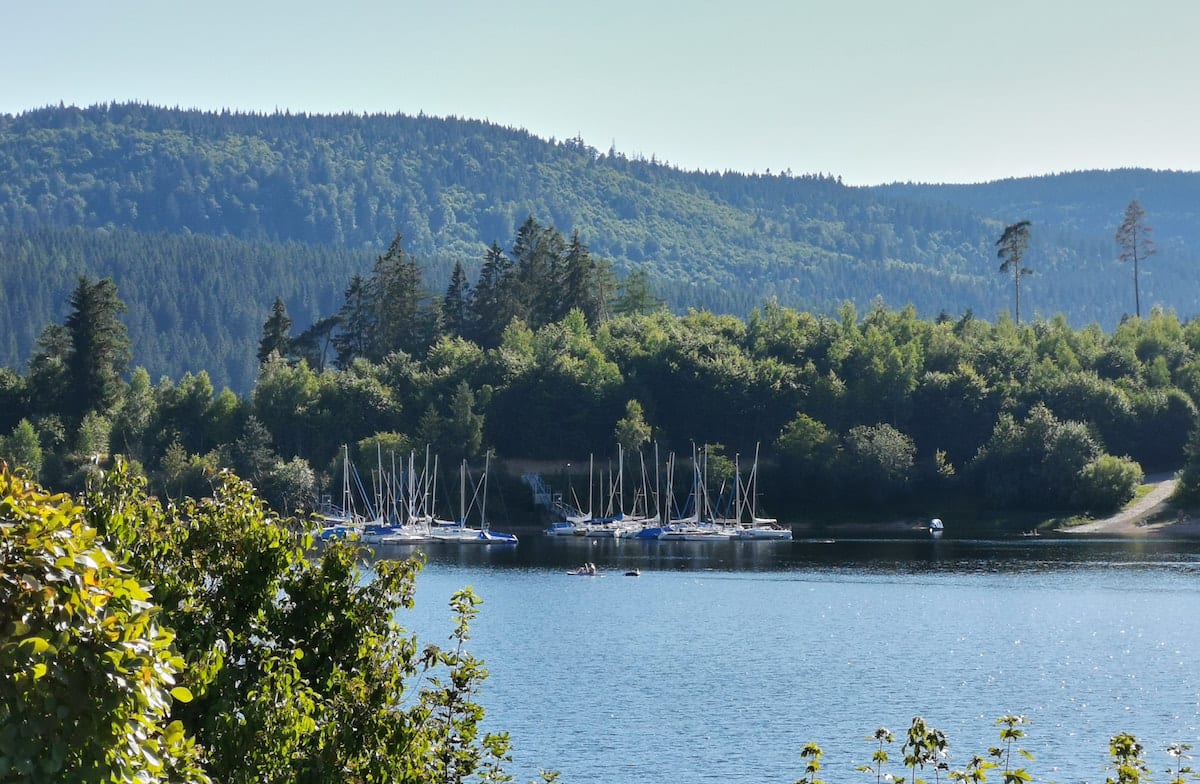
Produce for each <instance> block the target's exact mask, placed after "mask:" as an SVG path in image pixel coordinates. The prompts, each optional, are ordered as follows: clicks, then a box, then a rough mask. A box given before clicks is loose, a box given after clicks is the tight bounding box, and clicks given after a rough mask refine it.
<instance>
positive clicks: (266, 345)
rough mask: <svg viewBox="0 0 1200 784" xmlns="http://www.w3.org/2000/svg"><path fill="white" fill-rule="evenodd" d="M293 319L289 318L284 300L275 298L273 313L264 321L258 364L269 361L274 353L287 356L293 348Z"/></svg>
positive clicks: (259, 344) (259, 342)
mask: <svg viewBox="0 0 1200 784" xmlns="http://www.w3.org/2000/svg"><path fill="white" fill-rule="evenodd" d="M291 332H292V320H291V319H290V318H288V314H287V308H286V307H284V304H283V300H282V299H280V298H279V297H276V298H275V304H273V305H272V306H271V315H270V316H269V317H267V320H266V322H264V323H263V334H262V339H261V340H259V341H258V364H260V365H261V364H262V363H264V362H266V361H267V358H268V357H270V356H271V354H272V353H274V354H277V355H279V356H281V357H287V356H288V354H290V353H291V350H292V345H291V344H292V337H291Z"/></svg>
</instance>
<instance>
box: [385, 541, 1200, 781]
mask: <svg viewBox="0 0 1200 784" xmlns="http://www.w3.org/2000/svg"><path fill="white" fill-rule="evenodd" d="M389 552H390V553H391V554H394V555H398V556H403V555H405V554H407V553H408V552H410V551H409V550H407V549H400V550H395V551H389ZM427 556H428V558H429V564H428V566H427V567H426V569H425V571H424V572H423V573H422V574H421V576H420V577H419V579H418V590H417V602H418V604H417V608H416V609H415V610H414V611H413V612H411V613H404V614H403V615H402V617H401V618H400V621H401V623H402V624H403V625H404V626H405V627H406V628H408V629H410V630H412V631H415V632H416V633H417V634H418V635H419V636H420V638H421V640H422V641H423V642H440V641H443V640H445V639H446V637H447V636H448V635H449V632H450V630H451V618H450V613H449V609H448V607H447V601H448V599H449V597H450V594H451V593H452V592H453V591H455V590H457V589H459V588H461V587H464V586H467V585H470V586H472V587H473V588H474V590H475V591H476V593H478V594H479V595H480V596H481V597H482V598H483V600H484V603H483V605H482V607H481V613H480V616H479V618H478V620H477V621H476V622H475V624H474V625H473V626H472V632H473V640H472V645H471V650H472V651H473V652H474V653H475V654H476V655H477V656H480V657H482V658H483V659H484V660H485V661H486V663H487V667H488V670H489V672H490V677H489V678H488V680H487V682H486V684H485V686H484V689H483V692H482V694H481V695H480V701H481V702H482V703H483V705H484V706H485V708H486V709H487V711H488V715H487V726H488V727H489V728H490V729H502V730H507V731H508V732H510V733H511V735H512V740H513V745H514V761H513V763H512V765H511V766H510V772H512V773H513V774H515V775H516V777H517V781H519V782H525V781H528V780H529V779H532V778H534V777H535V776H536V775H537V771H538V769H539V768H546V769H553V770H559V771H561V772H562V781H563V782H564V784H592V783H593V782H595V783H597V784H598V783H599V782H604V784H648V783H649V782H683V783H684V784H687V783H689V782H710V781H711V782H716V781H720V782H732V783H735V784H736V783H739V782H746V784H749V783H750V782H755V783H756V784H759V783H761V782H786V783H788V784H790V782H793V781H795V780H796V779H797V778H799V777H800V775H801V773H802V770H803V765H802V763H801V760H800V756H799V752H800V749H801V747H802V746H803V745H804V744H805V743H807V742H809V741H815V742H817V743H818V744H820V745H821V746H822V748H823V749H824V750H825V757H824V759H823V763H824V769H823V770H822V774H823V777H824V778H825V779H826V780H827V781H830V782H839V781H852V780H855V779H860V780H865V779H863V778H862V777H863V774H861V773H858V772H856V771H855V768H856V767H857V766H859V765H863V764H867V763H869V761H870V757H871V753H872V751H873V750H874V747H873V744H872V743H871V742H868V741H867V740H865V738H866V736H868V735H871V734H872V733H873V732H874V730H875V729H876V727H879V726H886V727H888V728H889V729H891V730H892V731H893V732H894V733H895V735H896V738H897V740H896V743H895V744H894V745H893V746H892V747H890V755H891V757H892V759H894V760H899V759H900V758H901V756H902V754H901V751H900V744H901V742H902V738H903V734H904V731H905V730H906V729H907V727H908V725H909V723H910V721H911V720H912V718H913V717H914V716H917V715H920V716H922V717H924V718H925V720H926V721H927V722H928V723H929V724H930V725H931V726H933V727H937V728H939V729H941V730H943V731H944V732H945V733H946V735H947V737H948V739H949V741H950V752H951V757H950V760H949V761H950V763H951V766H952V767H962V766H965V764H966V762H967V760H968V759H969V758H970V756H971V755H973V754H986V751H987V749H988V747H990V746H995V745H998V733H997V728H996V727H995V726H994V721H995V719H996V718H997V717H999V716H1001V715H1003V714H1009V713H1012V714H1024V715H1026V716H1027V717H1028V718H1029V719H1030V721H1031V724H1030V725H1029V726H1027V727H1026V730H1027V732H1028V733H1029V736H1028V737H1027V738H1026V739H1025V742H1024V744H1023V747H1024V748H1025V749H1027V750H1028V751H1029V752H1031V753H1032V754H1033V755H1034V756H1035V757H1036V758H1037V759H1036V761H1035V762H1032V763H1029V762H1026V763H1024V764H1025V765H1026V766H1027V767H1028V768H1029V769H1030V771H1031V772H1032V773H1033V774H1034V778H1035V780H1040V781H1056V782H1060V784H1066V783H1068V782H1084V781H1086V782H1103V781H1104V779H1105V777H1106V775H1110V774H1111V771H1108V770H1107V769H1106V764H1107V761H1108V757H1107V752H1108V739H1109V738H1110V737H1111V736H1112V735H1114V734H1116V733H1118V732H1130V733H1133V734H1135V735H1137V736H1138V738H1139V740H1141V741H1142V742H1143V743H1144V744H1145V746H1146V749H1147V757H1148V758H1149V760H1150V763H1151V767H1152V769H1153V770H1154V771H1155V772H1156V773H1157V776H1156V778H1157V779H1159V780H1166V777H1165V774H1164V773H1162V771H1163V770H1165V769H1166V767H1167V766H1168V764H1169V762H1170V760H1169V758H1168V757H1167V756H1166V754H1165V752H1164V749H1165V747H1166V746H1167V745H1168V744H1170V743H1175V742H1185V743H1191V744H1192V745H1193V746H1194V747H1195V748H1197V749H1200V665H1198V663H1197V656H1198V654H1200V543H1197V542H1150V541H1115V540H1096V539H1081V538H1072V539H1069V540H1059V539H1052V538H1049V537H1039V538H1029V539H1015V540H1011V541H961V540H953V539H942V540H936V541H935V540H927V539H923V538H920V539H907V540H845V541H828V540H821V541H803V540H801V541H795V542H723V543H690V542H672V543H660V542H638V541H619V540H618V541H612V540H609V541H599V540H575V539H571V538H564V539H558V540H554V539H546V538H542V537H537V538H534V537H526V538H525V539H524V540H523V541H522V542H521V544H520V546H519V547H517V548H504V549H486V548H474V549H472V548H463V547H457V548H455V547H439V546H436V545H431V546H429V548H428V552H427ZM583 561H593V562H595V563H596V564H597V565H599V567H600V569H601V571H602V573H603V576H600V577H594V578H589V577H572V576H568V575H567V574H566V570H567V569H569V568H572V567H574V566H576V565H578V564H580V563H582V562H583ZM633 567H638V568H640V569H641V576H640V577H636V578H634V577H624V576H622V573H623V572H624V571H625V570H627V569H631V568H633ZM892 771H893V772H894V773H895V774H896V775H908V774H907V771H904V770H901V769H900V767H899V766H898V765H896V766H894V767H893V769H892ZM918 775H920V773H919V774H918ZM924 778H926V779H927V780H929V781H933V780H934V775H933V772H932V771H926V772H925V774H924ZM994 778H998V776H994ZM943 780H944V779H943Z"/></svg>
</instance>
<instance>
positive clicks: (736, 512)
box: [566, 444, 773, 525]
mask: <svg viewBox="0 0 1200 784" xmlns="http://www.w3.org/2000/svg"><path fill="white" fill-rule="evenodd" d="M758 458H759V448H758V446H757V445H756V446H755V450H754V462H753V463H752V464H751V468H750V472H749V474H748V475H747V476H746V477H743V476H742V471H741V465H740V455H735V456H734V467H733V475H732V477H722V480H721V484H720V486H719V488H718V491H717V493H716V498H717V503H714V502H713V499H712V496H711V495H710V494H709V488H710V487H711V483H710V477H709V467H710V465H711V464H712V461H711V460H710V459H709V453H708V446H707V445H706V446H705V447H704V448H703V449H702V450H700V449H697V447H696V445H695V444H693V445H692V459H691V466H692V481H691V488H690V491H689V493H688V495H687V496H686V497H685V500H684V503H683V505H682V506H679V505H678V504H676V502H675V494H674V491H673V488H674V487H675V485H676V482H675V474H676V465H677V462H678V461H677V458H676V455H675V453H674V452H671V453H670V454H669V455H668V457H667V462H666V476H667V483H668V488H669V489H668V492H667V493H666V494H665V495H664V494H663V492H662V487H661V481H662V472H660V471H658V470H657V466H659V465H661V463H660V462H659V453H658V445H657V444H655V446H654V463H653V464H654V466H655V467H656V468H655V470H654V471H653V474H654V476H653V478H652V479H651V477H650V472H649V471H648V470H647V466H646V460H645V456H644V454H643V453H642V452H641V451H640V450H639V452H638V461H639V464H640V482H639V483H638V484H637V485H636V486H635V489H634V491H633V497H632V499H631V503H630V505H629V506H628V507H627V506H626V504H625V500H626V498H627V494H626V492H625V474H626V471H625V451H624V448H623V447H621V446H620V445H618V447H617V468H616V470H615V471H614V470H613V468H612V465H611V464H609V467H608V471H607V476H605V472H604V471H601V473H600V476H599V477H597V476H596V470H595V460H594V458H593V457H589V458H588V490H587V506H586V507H585V506H584V504H583V503H582V501H581V499H580V498H579V496H578V495H577V494H576V493H575V488H574V485H573V484H572V485H571V486H570V493H571V499H572V501H573V504H574V506H573V509H571V510H568V511H567V514H566V520H567V522H571V523H576V524H589V523H603V522H611V521H618V520H629V519H634V520H642V521H646V522H656V521H667V522H670V521H674V522H679V523H685V522H691V523H698V522H702V521H705V522H718V523H722V524H726V525H742V524H750V525H753V524H755V523H756V522H766V521H767V518H761V517H759V516H758V510H757V498H758ZM597 488H598V489H599V490H600V495H601V498H602V499H603V500H604V502H603V504H602V505H601V506H600V507H599V508H597V506H596V503H595V496H594V493H595V490H596V489H597ZM727 498H728V499H729V503H727V504H723V503H721V502H722V501H723V500H724V499H727ZM651 502H653V503H651ZM771 522H773V521H771Z"/></svg>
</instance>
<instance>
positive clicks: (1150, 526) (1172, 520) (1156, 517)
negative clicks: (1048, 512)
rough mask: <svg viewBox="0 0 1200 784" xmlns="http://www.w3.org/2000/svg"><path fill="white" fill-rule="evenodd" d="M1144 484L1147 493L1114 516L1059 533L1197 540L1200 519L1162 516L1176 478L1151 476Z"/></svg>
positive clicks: (1161, 475) (1172, 476) (1062, 529)
mask: <svg viewBox="0 0 1200 784" xmlns="http://www.w3.org/2000/svg"><path fill="white" fill-rule="evenodd" d="M1146 484H1148V485H1152V489H1151V490H1150V492H1149V493H1147V494H1146V495H1144V496H1142V497H1141V498H1139V499H1138V500H1137V502H1136V503H1133V504H1131V505H1129V506H1127V507H1126V508H1124V509H1122V510H1121V511H1119V512H1117V513H1116V514H1114V515H1111V516H1109V517H1105V518H1103V519H1101V520H1093V521H1092V522H1090V523H1084V524H1083V525H1073V526H1070V527H1067V528H1061V529H1059V531H1061V532H1062V533H1069V534H1107V535H1110V536H1186V537H1197V538H1200V518H1195V517H1186V516H1185V517H1182V518H1180V517H1173V516H1170V515H1167V514H1165V513H1166V512H1167V511H1168V507H1167V499H1169V498H1170V497H1171V493H1173V492H1174V491H1175V475H1174V474H1152V475H1150V476H1147V477H1146Z"/></svg>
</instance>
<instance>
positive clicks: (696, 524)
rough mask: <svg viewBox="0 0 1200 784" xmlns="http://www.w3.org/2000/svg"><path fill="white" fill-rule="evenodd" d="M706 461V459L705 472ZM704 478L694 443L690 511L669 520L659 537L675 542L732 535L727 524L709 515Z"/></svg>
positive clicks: (706, 540)
mask: <svg viewBox="0 0 1200 784" xmlns="http://www.w3.org/2000/svg"><path fill="white" fill-rule="evenodd" d="M706 457H707V447H706ZM672 459H674V456H672ZM707 463H708V461H707V459H706V460H705V472H706V471H707ZM706 479H707V477H706V475H705V473H704V472H702V471H701V468H700V462H699V460H697V454H696V445H695V444H692V494H691V497H690V499H689V500H690V502H691V510H692V513H691V514H690V515H688V516H687V517H680V518H672V519H671V520H669V521H668V524H667V526H666V527H664V528H663V530H662V533H661V534H659V537H658V538H659V539H663V540H666V541H676V542H714V541H721V540H727V539H729V538H731V537H732V536H733V533H732V531H731V530H730V529H729V528H728V527H727V526H723V525H717V524H716V523H715V522H713V520H712V519H710V517H709V515H710V513H711V512H710V507H711V505H710V504H709V503H708V490H707V488H706V485H707V481H706Z"/></svg>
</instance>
